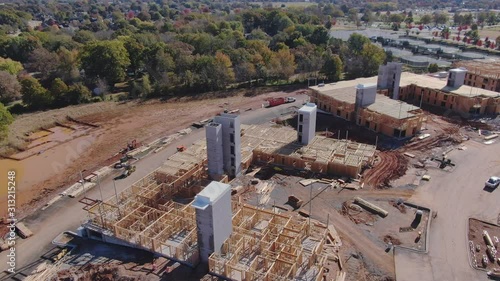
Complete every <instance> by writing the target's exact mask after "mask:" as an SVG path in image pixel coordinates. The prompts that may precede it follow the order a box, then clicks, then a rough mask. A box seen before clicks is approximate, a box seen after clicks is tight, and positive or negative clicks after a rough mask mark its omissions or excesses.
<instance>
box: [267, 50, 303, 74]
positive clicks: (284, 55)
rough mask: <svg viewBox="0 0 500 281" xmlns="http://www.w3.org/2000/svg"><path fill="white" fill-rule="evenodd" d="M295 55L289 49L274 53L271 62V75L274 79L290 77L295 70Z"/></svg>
mask: <svg viewBox="0 0 500 281" xmlns="http://www.w3.org/2000/svg"><path fill="white" fill-rule="evenodd" d="M296 67H297V65H296V64H295V57H294V55H293V54H292V53H291V52H290V50H288V49H281V50H279V51H277V52H276V53H274V54H273V56H272V58H271V60H270V62H269V67H268V68H269V70H270V76H271V77H272V78H274V79H287V80H288V79H290V77H291V76H292V75H293V73H294V72H295V68H296Z"/></svg>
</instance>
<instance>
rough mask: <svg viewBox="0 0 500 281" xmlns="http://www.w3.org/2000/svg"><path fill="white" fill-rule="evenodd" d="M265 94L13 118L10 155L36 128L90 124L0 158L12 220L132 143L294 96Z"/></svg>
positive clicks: (98, 106) (93, 106)
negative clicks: (25, 152)
mask: <svg viewBox="0 0 500 281" xmlns="http://www.w3.org/2000/svg"><path fill="white" fill-rule="evenodd" d="M269 90H272V89H259V90H247V91H245V92H243V93H242V92H240V93H238V94H235V93H234V92H226V93H217V94H212V95H208V96H203V97H199V98H197V99H194V98H183V99H179V100H168V101H158V100H155V101H147V102H142V103H141V102H128V103H114V102H103V103H96V104H90V105H82V106H76V107H69V108H64V109H58V110H52V111H47V112H40V113H34V114H27V115H22V116H19V117H17V118H16V120H15V121H14V123H13V125H12V126H11V128H10V130H11V133H10V135H9V141H10V144H11V149H10V151H11V152H13V151H12V147H17V148H22V149H26V148H27V146H28V145H29V142H27V140H28V141H29V138H30V136H35V137H38V136H36V133H35V135H33V134H31V135H30V134H29V133H30V132H33V133H34V132H36V131H37V130H38V129H40V128H45V129H50V128H53V125H54V124H56V122H67V116H71V117H72V118H74V119H77V120H78V122H84V123H89V124H93V125H94V126H95V127H93V128H91V129H89V130H88V131H86V132H85V133H83V134H80V135H77V136H75V138H73V139H70V140H65V141H64V142H62V143H60V144H59V145H57V146H55V147H52V148H48V149H46V150H43V149H42V150H41V153H37V154H35V155H33V156H31V157H28V158H26V159H24V160H21V161H14V160H10V159H2V160H0V166H1V167H2V169H5V170H7V169H16V170H17V181H18V186H19V187H18V189H17V198H16V199H17V202H16V203H17V205H18V209H17V213H18V217H19V218H21V217H22V214H23V213H24V212H25V211H26V210H33V209H34V208H36V207H37V206H40V205H43V204H42V203H43V202H42V201H47V200H48V199H50V195H51V194H53V193H54V192H56V191H60V190H61V188H62V187H64V186H66V185H67V184H69V183H73V182H75V181H77V180H78V179H79V178H80V175H79V172H80V171H82V170H83V171H84V172H83V176H84V177H85V176H87V175H88V174H90V172H92V171H93V170H94V169H96V168H97V167H99V166H100V165H101V164H103V163H106V160H107V159H109V158H110V157H112V156H113V155H115V154H116V153H118V152H119V151H120V149H121V148H123V147H125V146H126V145H127V142H129V141H131V140H133V139H137V141H138V142H142V143H147V142H149V141H152V140H155V139H157V138H160V137H164V136H167V135H169V134H172V133H175V132H177V131H179V130H181V129H184V128H186V127H189V126H190V125H191V124H192V123H193V122H195V121H199V120H202V119H205V118H209V117H211V116H214V115H215V114H216V113H218V112H220V111H222V110H223V109H225V108H227V109H230V110H231V109H241V110H246V109H249V108H259V107H261V104H262V101H263V100H264V99H265V98H267V97H282V96H289V95H293V94H294V93H297V91H296V88H295V89H294V88H286V89H280V91H271V92H268V93H263V92H265V91H269ZM5 151H6V150H5V147H4V152H5ZM107 164H108V163H107ZM5 192H6V190H5ZM0 195H3V194H0ZM2 198H3V199H2V200H1V201H0V209H1V210H2V213H0V216H4V215H5V214H4V213H3V212H4V211H5V210H6V209H7V208H6V207H2V206H4V205H5V204H6V201H5V200H6V196H2ZM41 199H42V200H41ZM20 206H22V207H20Z"/></svg>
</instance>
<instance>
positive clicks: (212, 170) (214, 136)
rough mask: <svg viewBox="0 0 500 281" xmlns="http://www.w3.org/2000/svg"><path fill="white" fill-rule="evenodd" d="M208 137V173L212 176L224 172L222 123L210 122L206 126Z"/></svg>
mask: <svg viewBox="0 0 500 281" xmlns="http://www.w3.org/2000/svg"><path fill="white" fill-rule="evenodd" d="M205 132H206V139H207V162H208V174H209V175H210V176H212V177H216V176H218V175H222V174H224V165H223V164H224V159H223V151H222V125H221V124H217V123H210V124H208V125H207V126H206V127H205Z"/></svg>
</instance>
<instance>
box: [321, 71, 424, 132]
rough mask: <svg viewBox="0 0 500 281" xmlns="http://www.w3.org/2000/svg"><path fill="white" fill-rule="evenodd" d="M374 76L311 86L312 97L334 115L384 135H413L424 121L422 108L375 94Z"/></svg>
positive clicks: (322, 107)
mask: <svg viewBox="0 0 500 281" xmlns="http://www.w3.org/2000/svg"><path fill="white" fill-rule="evenodd" d="M376 78H377V77H372V78H361V79H356V80H351V81H343V82H338V83H335V84H327V85H324V86H322V87H319V86H315V87H311V89H313V90H314V91H313V93H312V94H311V101H312V102H315V103H317V104H318V107H319V109H321V110H324V111H327V112H331V113H332V114H333V115H334V116H337V117H340V118H342V119H346V120H348V121H352V122H355V123H356V124H357V125H359V126H364V127H366V128H368V129H370V130H372V131H375V132H378V133H382V134H384V135H387V136H391V137H397V138H400V137H409V136H413V135H415V134H416V133H417V132H418V131H420V128H421V126H422V123H423V121H424V116H423V111H422V110H421V109H420V108H418V107H416V106H413V105H411V104H407V103H405V102H402V101H398V100H394V99H390V98H388V97H386V96H383V95H377V85H376V84H374V83H373V82H376ZM367 82H372V83H367ZM385 91H386V92H388V90H385Z"/></svg>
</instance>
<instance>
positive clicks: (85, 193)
mask: <svg viewBox="0 0 500 281" xmlns="http://www.w3.org/2000/svg"><path fill="white" fill-rule="evenodd" d="M80 182H81V183H82V188H83V192H84V197H87V190H86V189H85V182H84V181H83V173H82V171H80Z"/></svg>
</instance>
